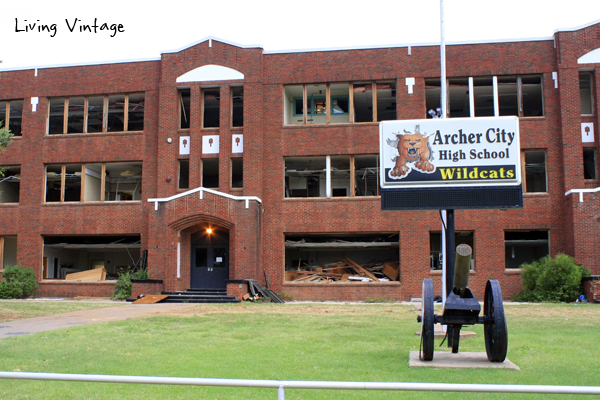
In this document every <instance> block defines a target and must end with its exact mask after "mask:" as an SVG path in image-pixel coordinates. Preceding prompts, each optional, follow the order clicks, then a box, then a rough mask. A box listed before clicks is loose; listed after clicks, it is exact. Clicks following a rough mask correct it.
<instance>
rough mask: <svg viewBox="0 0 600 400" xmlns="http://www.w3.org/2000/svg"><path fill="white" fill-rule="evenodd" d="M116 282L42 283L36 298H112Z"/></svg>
mask: <svg viewBox="0 0 600 400" xmlns="http://www.w3.org/2000/svg"><path fill="white" fill-rule="evenodd" d="M116 282H117V281H102V282H76V281H69V282H66V281H42V282H40V283H39V286H38V291H37V292H36V294H35V297H65V298H74V297H78V296H84V297H112V295H113V293H114V291H115V283H116Z"/></svg>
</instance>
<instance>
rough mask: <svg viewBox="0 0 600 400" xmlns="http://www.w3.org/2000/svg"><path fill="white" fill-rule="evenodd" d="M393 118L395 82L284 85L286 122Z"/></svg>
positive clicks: (337, 122) (293, 123)
mask: <svg viewBox="0 0 600 400" xmlns="http://www.w3.org/2000/svg"><path fill="white" fill-rule="evenodd" d="M351 92H352V93H351ZM351 94H352V96H350V95H351ZM351 99H352V100H351ZM375 109H377V112H376V113H375V112H374V110H375ZM394 119H396V83H395V82H365V83H354V84H350V83H335V84H311V85H290V86H286V87H285V88H284V124H285V125H303V124H339V123H348V122H377V121H384V120H394Z"/></svg>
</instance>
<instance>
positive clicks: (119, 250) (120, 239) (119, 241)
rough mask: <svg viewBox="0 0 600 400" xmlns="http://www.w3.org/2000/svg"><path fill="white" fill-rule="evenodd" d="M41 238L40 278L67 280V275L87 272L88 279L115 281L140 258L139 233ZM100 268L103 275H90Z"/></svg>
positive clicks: (99, 272)
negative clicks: (41, 274) (41, 265)
mask: <svg viewBox="0 0 600 400" xmlns="http://www.w3.org/2000/svg"><path fill="white" fill-rule="evenodd" d="M43 241H44V250H43V265H44V271H43V278H44V279H65V278H66V279H69V278H67V276H68V275H69V274H74V273H79V272H83V271H90V274H89V275H90V277H89V279H94V278H97V280H103V279H102V277H104V279H106V280H115V279H117V277H118V275H119V273H121V272H125V271H132V270H133V269H134V267H139V266H140V264H141V261H142V257H141V243H140V235H133V236H44V237H43ZM101 268H104V270H105V271H106V273H105V274H103V273H102V272H101V271H98V274H94V272H93V271H94V270H100V269H101ZM92 275H94V277H92Z"/></svg>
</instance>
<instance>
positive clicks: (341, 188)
mask: <svg viewBox="0 0 600 400" xmlns="http://www.w3.org/2000/svg"><path fill="white" fill-rule="evenodd" d="M360 196H379V157H378V156H377V155H348V156H320V157H286V158H285V197H325V198H331V197H360Z"/></svg>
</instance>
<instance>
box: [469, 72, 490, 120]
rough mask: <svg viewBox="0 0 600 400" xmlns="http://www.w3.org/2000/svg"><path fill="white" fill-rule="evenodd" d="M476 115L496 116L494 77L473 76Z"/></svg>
mask: <svg viewBox="0 0 600 400" xmlns="http://www.w3.org/2000/svg"><path fill="white" fill-rule="evenodd" d="M473 95H474V104H475V116H476V117H493V116H494V85H493V79H492V77H491V76H490V77H476V78H473Z"/></svg>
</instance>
